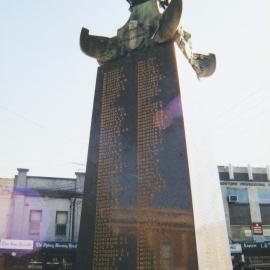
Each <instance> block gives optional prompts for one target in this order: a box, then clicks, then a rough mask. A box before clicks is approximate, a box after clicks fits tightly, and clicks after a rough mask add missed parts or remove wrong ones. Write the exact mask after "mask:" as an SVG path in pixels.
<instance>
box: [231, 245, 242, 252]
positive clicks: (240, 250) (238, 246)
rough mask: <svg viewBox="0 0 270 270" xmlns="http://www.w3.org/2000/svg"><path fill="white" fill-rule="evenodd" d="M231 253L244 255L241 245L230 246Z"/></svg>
mask: <svg viewBox="0 0 270 270" xmlns="http://www.w3.org/2000/svg"><path fill="white" fill-rule="evenodd" d="M230 250H231V253H234V254H235V253H242V246H241V244H230Z"/></svg>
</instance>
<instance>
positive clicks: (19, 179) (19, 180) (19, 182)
mask: <svg viewBox="0 0 270 270" xmlns="http://www.w3.org/2000/svg"><path fill="white" fill-rule="evenodd" d="M17 171H18V175H17V176H16V183H15V186H16V188H26V186H27V180H26V178H27V173H28V172H29V169H23V168H18V169H17Z"/></svg>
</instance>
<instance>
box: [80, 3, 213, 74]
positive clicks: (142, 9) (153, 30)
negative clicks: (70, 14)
mask: <svg viewBox="0 0 270 270" xmlns="http://www.w3.org/2000/svg"><path fill="white" fill-rule="evenodd" d="M128 2H129V3H130V11H131V14H130V18H129V20H128V21H127V23H126V24H125V25H124V26H123V27H122V28H120V29H118V31H117V35H116V36H115V37H112V38H108V37H102V36H94V35H90V34H89V30H88V29H86V28H82V30H81V36H80V45H81V49H82V51H83V52H84V53H85V54H87V55H88V56H90V57H94V58H96V59H97V61H98V62H99V64H104V63H106V62H109V61H112V60H115V59H117V58H120V57H122V56H125V55H127V54H129V53H131V52H132V51H134V50H138V49H147V48H149V47H150V46H155V45H157V44H160V43H165V42H169V41H172V40H174V41H175V42H176V43H177V44H178V46H179V48H180V49H181V51H182V52H183V54H184V56H185V57H186V58H187V59H188V61H189V63H190V64H191V66H192V67H193V69H194V70H195V72H196V74H197V76H198V78H201V77H207V76H210V75H212V74H213V73H214V71H215V69H216V58H215V55H214V54H209V55H203V54H197V53H193V52H192V50H191V43H190V37H191V35H190V34H189V33H187V32H186V31H184V30H183V29H182V27H181V26H179V24H180V19H181V15H182V0H171V1H170V0H128Z"/></svg>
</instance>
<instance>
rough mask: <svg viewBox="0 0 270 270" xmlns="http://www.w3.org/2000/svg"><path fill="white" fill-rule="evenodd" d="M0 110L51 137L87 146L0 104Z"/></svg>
mask: <svg viewBox="0 0 270 270" xmlns="http://www.w3.org/2000/svg"><path fill="white" fill-rule="evenodd" d="M0 108H1V109H2V110H4V111H7V112H9V113H10V114H13V115H15V116H16V117H18V118H20V119H23V120H24V121H26V122H29V123H31V124H32V125H34V126H36V127H38V128H41V129H45V130H46V131H47V132H48V133H50V134H51V135H54V136H57V137H62V138H64V139H66V140H68V141H69V142H72V143H76V144H83V145H86V146H87V143H83V142H78V141H77V140H74V139H72V138H70V137H68V136H66V135H63V134H61V133H59V132H58V131H55V130H52V129H51V128H49V127H46V126H44V125H42V124H40V123H38V122H37V121H34V120H32V119H30V118H28V117H26V116H24V115H23V114H21V113H18V112H15V111H13V110H10V109H9V108H7V107H5V106H3V105H1V104H0Z"/></svg>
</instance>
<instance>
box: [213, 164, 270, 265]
mask: <svg viewBox="0 0 270 270" xmlns="http://www.w3.org/2000/svg"><path fill="white" fill-rule="evenodd" d="M218 172H219V178H220V184H221V189H222V195H223V202H224V209H225V215H226V222H227V229H228V236H229V240H230V244H231V253H232V259H233V262H234V264H235V265H237V264H238V265H241V264H242V265H246V266H247V265H249V267H251V265H252V266H253V267H256V269H270V170H269V167H265V168H254V167H251V166H247V167H233V166H231V165H229V166H218ZM252 269H253V268H252ZM254 269H255V268H254Z"/></svg>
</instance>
